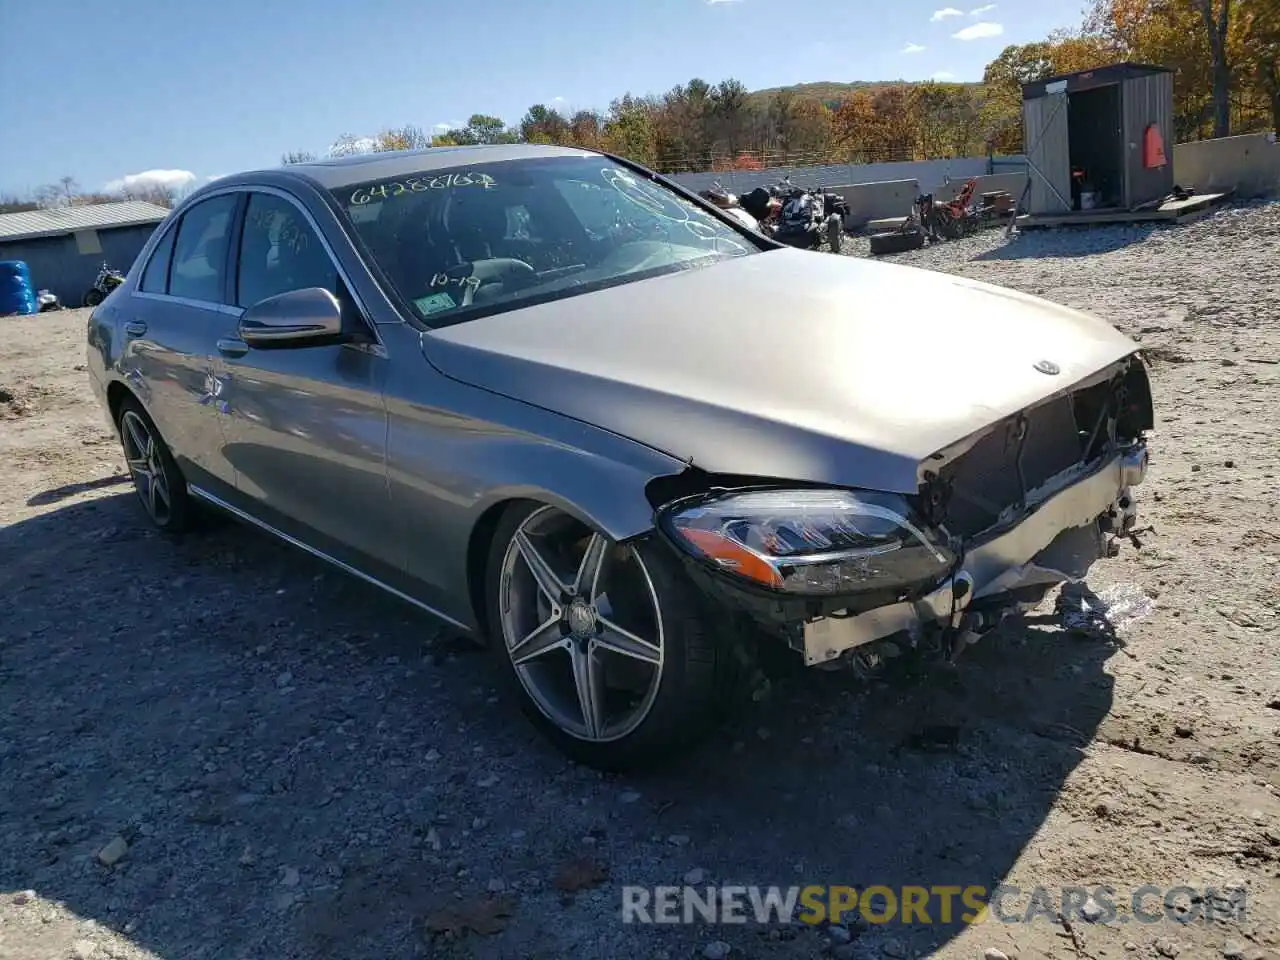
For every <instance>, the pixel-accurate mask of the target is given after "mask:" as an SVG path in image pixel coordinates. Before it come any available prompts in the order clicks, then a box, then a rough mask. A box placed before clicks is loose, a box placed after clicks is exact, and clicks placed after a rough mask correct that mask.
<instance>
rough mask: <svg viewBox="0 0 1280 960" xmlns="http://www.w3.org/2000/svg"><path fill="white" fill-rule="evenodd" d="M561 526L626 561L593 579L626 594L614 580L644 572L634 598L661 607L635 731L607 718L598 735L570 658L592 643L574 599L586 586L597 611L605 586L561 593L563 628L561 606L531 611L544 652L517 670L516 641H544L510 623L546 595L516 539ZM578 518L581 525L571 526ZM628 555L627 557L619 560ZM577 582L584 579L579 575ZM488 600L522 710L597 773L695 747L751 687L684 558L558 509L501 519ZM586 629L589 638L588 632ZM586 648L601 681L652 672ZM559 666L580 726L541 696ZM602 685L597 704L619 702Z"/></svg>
mask: <svg viewBox="0 0 1280 960" xmlns="http://www.w3.org/2000/svg"><path fill="white" fill-rule="evenodd" d="M556 523H563V524H564V525H565V528H566V529H569V530H573V529H577V530H580V531H581V533H582V535H583V536H584V537H585V538H586V539H587V542H588V544H594V543H599V544H602V546H600V547H599V549H600V550H601V551H602V553H603V554H604V555H605V556H607V557H609V558H610V559H608V560H606V561H604V562H605V563H606V564H612V563H620V566H619V568H617V569H615V568H612V567H606V568H605V569H609V570H610V571H611V572H610V573H609V574H607V575H597V577H596V578H595V580H594V581H593V582H599V581H600V580H605V582H607V583H610V584H612V585H613V588H614V589H615V591H616V593H617V594H618V595H619V596H623V597H625V596H626V595H627V594H628V593H630V592H632V590H631V589H624V584H623V583H622V581H618V582H616V583H615V582H614V580H613V577H614V576H618V577H623V578H626V584H625V586H628V587H630V588H636V584H638V583H639V582H640V578H639V574H641V573H643V574H644V577H643V582H644V587H643V588H642V589H641V588H636V594H637V595H638V594H639V592H645V593H646V596H648V597H649V598H650V599H651V600H653V601H654V607H655V608H656V609H655V610H654V621H653V626H655V627H656V626H658V625H660V630H658V631H657V632H656V638H657V643H658V644H659V645H660V653H659V657H660V663H659V664H658V665H657V667H656V668H654V669H656V679H650V680H649V681H648V683H649V686H648V687H646V692H645V694H644V695H643V699H642V702H641V707H643V714H642V715H640V719H639V720H638V721H635V722H634V725H633V726H629V727H628V726H626V723H629V722H632V721H630V720H628V721H626V723H624V722H623V721H619V725H618V726H617V727H615V728H614V729H615V731H616V735H612V734H610V733H609V731H608V729H607V728H608V723H607V722H604V723H600V724H598V726H599V727H600V728H601V729H600V730H599V731H598V733H597V734H593V732H592V731H589V730H586V729H585V728H586V727H587V726H589V725H590V721H589V720H587V719H586V716H587V709H586V707H583V706H581V705H582V704H583V703H584V702H585V701H584V699H583V696H582V693H581V690H582V687H581V686H580V685H579V684H578V682H577V678H578V677H579V676H580V674H579V671H578V670H576V669H575V667H574V664H578V663H581V662H583V661H582V660H581V659H577V660H575V654H574V652H573V646H574V645H575V644H586V645H587V646H586V649H587V650H588V651H589V650H590V649H591V647H590V644H591V643H593V641H592V640H591V639H590V638H589V636H580V635H579V633H578V632H575V631H576V628H577V627H579V626H580V625H581V624H580V623H578V622H576V621H574V614H573V609H574V607H575V605H577V604H578V603H580V602H581V601H582V600H583V599H584V598H585V597H586V593H587V592H591V593H592V596H591V598H590V603H589V605H590V606H591V607H592V609H593V610H597V611H599V610H601V609H603V608H604V607H605V605H606V604H610V601H609V600H608V598H607V596H606V595H605V594H606V593H607V591H601V594H600V598H599V599H598V600H597V599H596V598H595V596H594V590H592V591H585V590H584V592H583V593H582V594H581V595H579V597H578V598H576V599H575V600H571V601H568V597H567V596H562V599H564V600H567V601H568V602H566V603H564V604H563V605H562V610H561V611H560V613H559V616H560V621H559V623H558V624H556V623H555V621H556V616H557V611H556V610H555V609H554V608H553V609H551V610H550V611H549V615H548V614H544V613H543V612H541V611H540V610H539V611H537V612H535V615H533V616H531V617H526V619H525V621H524V622H525V623H534V624H541V626H538V627H536V628H534V629H533V631H532V633H530V634H527V635H528V636H534V635H537V634H539V631H542V630H546V633H545V634H544V636H545V637H546V646H547V652H545V653H533V654H531V657H530V660H529V662H528V663H526V664H524V665H523V666H522V667H517V666H516V663H515V659H516V653H513V652H512V650H511V647H512V646H513V645H514V646H516V649H517V651H520V650H530V649H531V648H533V647H534V646H537V645H538V644H539V642H540V641H533V642H530V641H528V640H526V641H525V642H524V643H518V642H516V640H513V634H516V633H525V632H526V629H527V628H526V627H521V628H519V629H518V630H516V629H512V624H513V623H515V622H518V619H519V618H518V617H517V611H518V609H520V608H521V607H522V604H526V603H527V602H528V599H529V597H530V596H532V597H534V598H535V599H536V602H537V603H541V602H542V601H543V600H544V599H545V598H546V591H545V590H543V589H542V588H541V587H539V586H538V585H537V584H536V583H535V581H534V576H533V573H532V566H530V565H529V564H528V562H527V561H526V560H525V554H524V552H523V548H522V547H521V545H520V544H519V543H518V542H517V536H518V535H521V534H523V535H524V539H525V540H526V541H527V542H531V541H533V540H534V539H535V536H536V535H535V534H534V533H531V532H530V531H531V530H533V529H534V528H535V527H536V525H538V524H550V525H551V526H552V527H553V528H554V525H555V524H556ZM575 524H576V525H577V526H576V528H575V527H574V526H573V525H575ZM570 539H572V536H570ZM550 542H551V541H550V539H548V541H546V542H542V543H539V544H538V545H537V546H536V549H537V550H538V551H541V552H545V551H547V550H548V546H547V544H548V543H550ZM548 555H549V554H548ZM622 557H625V558H626V559H625V560H619V558H622ZM633 560H634V561H635V562H634V563H633ZM569 566H572V565H571V564H570V565H568V566H566V567H565V571H566V573H568V572H571V571H570V570H569ZM579 578H580V579H581V573H579ZM485 605H486V609H487V615H488V624H489V640H490V645H491V647H492V649H493V652H494V655H495V656H496V657H497V659H498V664H499V670H500V671H501V672H502V674H503V678H504V682H505V685H506V686H507V688H508V689H509V690H510V691H511V692H512V695H513V696H514V697H515V698H516V700H517V702H518V703H519V704H520V707H521V710H522V711H523V712H524V714H525V716H526V717H528V718H529V720H530V721H532V723H533V725H534V726H535V727H536V728H537V729H538V730H539V731H541V732H542V733H543V734H544V735H545V736H546V737H547V738H548V739H549V740H550V741H551V742H552V743H553V744H554V745H555V746H556V747H557V748H558V749H559V750H560V751H561V752H562V753H564V754H565V755H566V756H568V757H569V758H570V759H572V760H574V761H576V762H578V763H581V764H584V765H586V766H589V767H593V768H595V769H597V770H606V771H614V772H621V771H626V770H633V769H636V768H639V767H643V766H648V765H650V764H652V763H654V762H656V761H658V760H662V759H666V758H669V757H670V756H672V754H673V753H676V752H679V751H681V750H685V749H688V748H690V747H692V746H693V745H695V744H696V743H697V742H698V741H699V740H701V739H702V738H703V737H705V736H706V735H707V734H709V733H710V732H711V731H712V730H714V729H715V728H716V726H717V725H718V723H719V721H720V720H722V719H723V717H724V715H725V714H726V713H727V712H728V709H729V708H730V707H732V706H733V705H734V704H735V703H736V702H737V700H738V697H737V694H740V693H741V692H742V690H743V689H744V688H745V683H744V681H743V679H742V677H743V676H744V671H743V670H742V667H741V664H742V659H741V657H738V656H735V655H734V654H733V652H732V649H731V648H730V647H729V645H728V644H727V643H726V641H725V640H724V639H723V638H721V637H720V635H719V634H718V633H717V631H716V630H715V629H714V627H713V624H714V623H715V622H716V621H715V620H713V618H712V617H711V616H709V614H708V608H707V603H706V601H705V600H704V598H703V597H702V595H701V594H700V593H699V592H698V591H697V590H696V589H695V588H694V586H693V585H692V583H691V582H690V580H689V578H688V577H687V575H685V574H684V573H683V571H681V570H680V567H679V562H678V560H676V558H675V557H674V556H673V555H672V554H671V552H670V550H668V549H667V548H666V547H664V546H662V545H660V544H658V543H656V542H654V541H652V540H646V541H641V542H639V543H631V544H627V545H619V544H616V543H614V542H613V541H611V540H608V539H607V538H605V537H603V536H602V535H598V534H594V532H593V531H591V530H590V529H589V528H587V527H586V526H585V525H582V524H580V523H578V521H576V520H573V519H572V518H570V517H568V515H567V514H564V513H561V512H560V511H557V510H556V509H555V508H553V507H547V506H545V505H543V504H539V503H532V502H522V503H517V504H513V505H512V506H511V507H510V508H508V510H507V511H506V513H505V514H504V515H503V516H502V518H501V520H500V521H499V523H498V526H497V529H496V530H495V531H494V535H493V541H492V544H491V547H490V551H489V557H488V562H487V565H486V571H485ZM608 610H609V617H610V619H609V620H605V619H604V614H603V613H600V621H599V624H595V623H594V621H593V625H594V628H595V629H596V630H600V631H602V632H601V634H600V635H601V637H602V638H604V637H607V636H608V635H609V631H608V630H606V629H605V628H604V627H603V626H602V625H604V624H607V625H608V626H609V627H610V628H611V627H613V625H614V624H613V622H612V621H616V620H619V619H620V618H621V613H622V611H621V609H616V610H615V608H614V607H613V606H612V604H610V605H609V607H608ZM530 612H534V611H530ZM544 617H545V619H544ZM548 625H551V626H550V627H548ZM571 625H572V628H571ZM628 629H629V628H628ZM582 632H583V633H587V634H589V631H582ZM641 634H648V635H649V636H653V635H655V634H654V633H653V631H652V630H649V631H645V630H640V629H637V631H636V632H635V633H634V634H628V635H629V636H631V637H632V639H633V640H634V639H639V638H640V637H641ZM557 635H558V639H557ZM517 639H518V638H517ZM561 644H562V645H564V646H563V649H561V648H559V646H558V645H561ZM581 650H582V648H581V647H579V653H578V654H576V656H577V657H578V658H581V657H583V656H584V655H585V656H587V657H596V660H595V661H592V662H595V663H603V664H604V666H601V667H600V671H601V673H600V675H601V677H604V676H605V675H606V673H608V672H609V671H612V670H614V669H617V670H618V671H619V673H621V674H622V675H624V676H626V675H627V674H629V673H638V672H639V671H642V670H645V669H649V668H652V665H651V664H648V663H646V662H645V661H632V660H630V659H629V658H627V657H621V659H618V658H619V655H618V654H616V653H614V652H612V651H610V650H607V649H604V650H601V649H599V648H597V651H596V652H595V653H587V654H583V653H582V652H581ZM539 670H541V671H545V673H546V676H545V677H543V678H541V679H539V678H537V677H535V674H536V672H537V671H539ZM561 670H563V671H564V676H566V677H568V681H567V683H568V685H569V686H570V687H572V688H573V691H574V692H573V693H570V692H568V691H567V690H566V692H565V693H564V694H563V699H564V700H565V701H566V702H569V703H572V702H576V703H577V704H578V708H579V713H580V715H581V718H582V722H581V723H580V724H578V726H577V729H571V726H570V724H569V723H568V722H565V721H561V720H557V719H556V715H560V716H564V713H562V712H560V711H558V710H557V709H556V705H555V704H550V705H547V704H545V703H544V702H540V701H539V699H538V696H541V697H542V699H543V701H546V700H548V699H550V697H548V696H547V695H546V693H545V690H546V689H547V687H550V686H554V685H553V684H550V683H549V682H548V681H549V680H555V679H557V677H558V676H559V674H558V673H556V671H561ZM584 670H585V668H584ZM600 686H601V691H600V692H601V694H602V695H601V696H600V697H598V698H597V699H598V701H599V702H601V703H605V699H606V698H605V695H613V699H614V701H615V702H616V700H617V699H618V696H617V694H618V692H619V691H618V689H617V688H615V687H610V686H609V685H608V684H606V683H605V682H604V680H603V679H602V680H601V681H600ZM540 689H541V690H542V691H544V692H542V693H539V694H538V695H535V692H534V691H537V690H540ZM606 707H607V704H606V706H602V708H601V710H600V711H599V712H600V713H601V714H602V715H606V716H607V714H606ZM624 715H625V711H624ZM575 722H576V721H575Z"/></svg>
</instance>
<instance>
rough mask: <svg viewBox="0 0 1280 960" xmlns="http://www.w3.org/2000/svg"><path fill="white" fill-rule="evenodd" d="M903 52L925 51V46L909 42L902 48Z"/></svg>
mask: <svg viewBox="0 0 1280 960" xmlns="http://www.w3.org/2000/svg"><path fill="white" fill-rule="evenodd" d="M902 52H903V53H924V47H922V46H920V44H918V43H908V44H907V45H906V46H905V47H903V48H902Z"/></svg>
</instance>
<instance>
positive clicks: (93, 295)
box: [84, 287, 106, 307]
mask: <svg viewBox="0 0 1280 960" xmlns="http://www.w3.org/2000/svg"><path fill="white" fill-rule="evenodd" d="M105 299H106V297H104V296H103V295H102V291H101V290H99V289H98V288H97V287H90V288H89V291H88V293H86V294H85V295H84V305H85V306H86V307H96V306H97V305H98V304H100V303H101V302H102V301H103V300H105Z"/></svg>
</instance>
